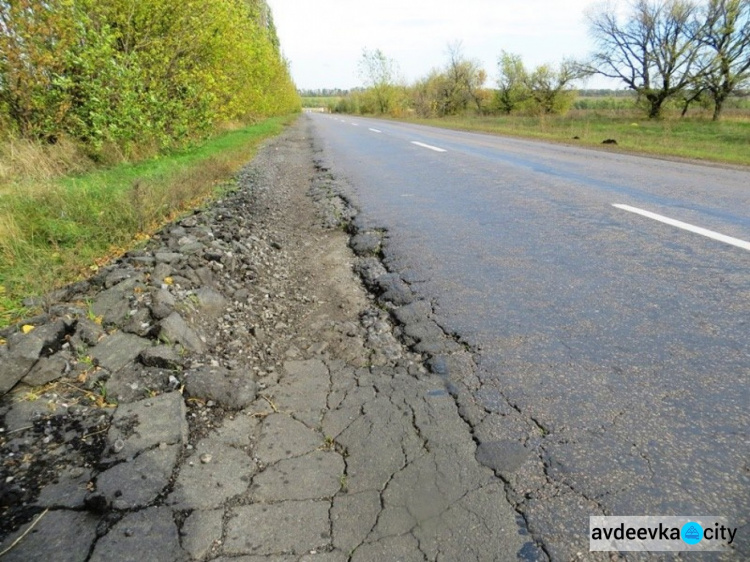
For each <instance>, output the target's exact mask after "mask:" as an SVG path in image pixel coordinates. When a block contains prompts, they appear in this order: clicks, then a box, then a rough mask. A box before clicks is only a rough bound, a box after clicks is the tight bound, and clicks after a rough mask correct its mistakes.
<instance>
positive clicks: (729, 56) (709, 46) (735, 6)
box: [696, 0, 750, 121]
mask: <svg viewBox="0 0 750 562" xmlns="http://www.w3.org/2000/svg"><path fill="white" fill-rule="evenodd" d="M697 27H698V30H697V32H696V35H697V37H698V39H699V41H700V43H701V44H702V45H703V46H704V47H705V49H706V51H707V52H706V56H707V58H708V64H707V68H706V72H705V73H704V75H703V77H702V80H701V81H700V83H699V88H700V89H701V90H705V91H708V92H709V93H710V95H711V98H712V100H713V104H714V113H713V119H714V121H718V120H719V118H720V117H721V110H722V107H723V105H724V102H725V101H726V100H727V98H728V97H729V96H730V95H731V94H732V93H733V92H734V91H736V90H737V89H738V88H740V87H742V85H743V84H745V83H747V81H748V80H749V79H750V0H709V2H708V5H707V7H706V9H705V15H704V18H702V20H699V21H698V22H697Z"/></svg>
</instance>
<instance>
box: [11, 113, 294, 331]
mask: <svg viewBox="0 0 750 562" xmlns="http://www.w3.org/2000/svg"><path fill="white" fill-rule="evenodd" d="M293 118H294V117H279V118H273V119H268V120H266V121H263V122H260V123H258V124H255V125H251V126H247V127H243V128H238V129H236V130H232V131H228V132H225V133H223V134H221V135H219V136H216V137H214V138H212V139H210V140H208V141H206V142H205V143H203V144H201V145H200V146H196V147H193V148H191V149H186V150H182V151H179V152H175V153H173V154H170V155H166V156H161V157H159V158H153V159H151V160H148V161H144V162H140V163H136V164H128V163H124V164H120V165H117V166H114V167H111V168H108V169H99V170H95V171H92V172H88V173H83V174H78V175H67V176H62V177H57V178H55V177H50V178H47V179H39V178H38V177H37V178H33V177H32V178H28V177H27V178H25V179H24V178H15V179H13V180H9V181H5V182H3V183H1V184H0V326H6V325H8V324H10V323H12V322H15V321H17V320H18V319H19V318H22V317H23V316H25V315H27V314H29V312H30V311H28V310H26V309H24V307H23V306H22V304H21V303H22V300H23V299H24V298H26V297H29V296H35V295H43V294H46V293H48V292H49V291H51V290H52V289H54V288H56V287H60V286H63V285H65V284H67V283H70V282H72V281H75V280H77V279H80V278H83V277H85V276H87V275H90V274H91V273H92V272H93V271H96V270H97V268H98V267H99V266H101V265H102V264H104V263H106V262H107V261H109V260H110V259H112V258H113V257H116V256H118V255H120V254H122V253H123V252H125V251H127V250H128V249H130V248H132V247H134V246H137V245H138V244H142V243H143V242H144V241H146V240H148V238H149V236H150V235H151V234H152V233H153V232H155V231H156V230H158V229H159V228H160V227H161V226H162V225H163V224H165V223H167V222H169V221H171V220H173V219H175V218H177V217H178V216H179V215H180V214H183V213H185V212H187V211H189V210H191V209H193V208H195V207H198V206H200V205H202V204H204V203H205V202H207V201H208V200H210V199H211V198H212V197H215V196H216V195H218V194H220V193H222V192H224V191H226V189H227V188H228V187H229V186H230V185H231V183H230V180H231V178H232V176H233V174H234V173H235V172H236V171H237V170H238V169H239V168H240V167H241V166H242V165H244V164H245V163H247V161H249V160H250V159H251V158H252V156H253V155H254V153H255V151H256V149H257V148H258V146H259V145H260V143H261V142H262V141H263V140H265V139H267V138H269V137H271V136H274V135H277V134H279V133H280V132H281V131H282V130H283V128H284V126H285V125H287V124H289V123H290V122H291V121H292V120H293ZM32 152H33V151H32ZM37 157H38V156H37ZM39 158H41V159H42V160H43V157H39Z"/></svg>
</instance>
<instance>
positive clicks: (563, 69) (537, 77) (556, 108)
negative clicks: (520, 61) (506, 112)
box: [526, 60, 581, 113]
mask: <svg viewBox="0 0 750 562" xmlns="http://www.w3.org/2000/svg"><path fill="white" fill-rule="evenodd" d="M578 69H579V65H578V64H577V63H575V62H573V61H569V60H565V61H563V62H562V63H560V66H559V67H557V68H554V67H552V66H550V65H548V64H543V65H541V66H539V67H537V68H536V69H535V70H534V72H532V73H531V74H529V75H527V78H526V88H527V90H528V92H529V95H530V96H531V98H532V99H533V100H534V102H535V104H536V106H537V108H538V110H539V111H540V112H542V113H565V112H566V111H567V110H568V109H569V108H570V105H571V104H572V102H573V98H574V95H575V93H574V92H573V90H572V88H571V83H572V82H573V81H574V80H577V79H578V78H580V77H581V76H580V71H579V70H578Z"/></svg>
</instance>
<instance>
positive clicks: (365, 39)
mask: <svg viewBox="0 0 750 562" xmlns="http://www.w3.org/2000/svg"><path fill="white" fill-rule="evenodd" d="M596 1H597V0H458V1H448V0H371V1H369V2H362V1H356V0H314V1H313V0H268V4H269V5H270V6H271V9H272V10H273V15H274V20H275V22H276V27H277V29H278V33H279V38H280V39H281V47H282V50H283V51H284V54H285V55H286V57H287V58H288V59H289V60H290V61H291V68H292V76H293V77H294V80H295V82H296V84H297V87H298V88H302V89H318V88H344V89H349V88H352V87H355V86H359V85H361V80H360V78H359V76H358V74H357V63H358V60H359V59H360V57H361V55H362V49H363V48H364V47H367V48H368V49H381V50H382V51H383V52H384V53H385V54H386V55H387V56H389V57H390V58H392V59H394V60H395V61H396V62H397V63H398V65H399V68H400V70H401V74H402V75H403V77H404V78H405V79H406V80H407V81H408V82H412V81H413V80H416V79H417V78H420V77H422V76H424V75H426V74H427V73H428V72H429V71H430V69H432V68H435V67H439V66H441V65H443V64H444V63H445V62H446V56H447V55H446V51H447V46H448V44H449V43H451V42H455V41H462V43H463V52H464V54H465V55H466V56H467V57H469V58H473V59H478V60H479V61H480V62H481V63H482V64H483V67H484V69H485V70H486V71H487V72H488V74H489V75H490V79H491V81H493V82H494V80H495V79H496V77H497V59H498V55H499V54H500V51H502V50H503V49H504V50H506V51H509V52H512V53H517V54H519V55H521V57H522V58H523V60H524V63H526V65H527V66H536V65H539V64H543V63H557V62H559V61H560V60H561V59H562V58H563V57H565V56H568V57H584V56H585V55H586V54H587V53H589V52H590V50H591V48H592V44H591V40H590V38H589V35H588V33H587V28H586V22H585V18H584V13H585V11H586V8H587V7H588V6H591V5H592V4H594V3H596ZM619 1H624V0H618V2H619ZM588 86H589V87H600V86H604V87H619V86H618V85H617V84H616V83H611V82H610V83H602V82H601V81H597V80H593V81H590V82H589V84H588Z"/></svg>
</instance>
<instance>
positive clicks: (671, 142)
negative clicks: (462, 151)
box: [409, 110, 750, 166]
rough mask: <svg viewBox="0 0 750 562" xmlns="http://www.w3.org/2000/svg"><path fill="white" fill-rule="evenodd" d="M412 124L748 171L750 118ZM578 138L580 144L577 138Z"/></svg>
mask: <svg viewBox="0 0 750 562" xmlns="http://www.w3.org/2000/svg"><path fill="white" fill-rule="evenodd" d="M409 121H411V122H414V123H422V124H425V125H434V126H437V127H446V128H450V129H459V130H467V131H479V132H485V133H491V134H498V135H510V136H517V137H526V138H536V139H542V140H551V141H559V142H567V143H575V144H581V145H586V146H601V145H602V141H604V140H605V139H614V140H615V141H616V142H617V149H618V150H625V151H628V152H638V153H646V154H653V155H659V156H676V157H682V158H692V159H697V160H705V161H711V162H722V163H727V164H739V165H744V166H750V112H736V113H735V114H734V115H732V114H730V113H729V112H727V115H726V116H725V117H724V119H723V120H722V121H720V122H718V123H715V122H713V121H711V119H710V116H709V117H703V116H698V117H686V118H683V119H680V118H679V117H678V116H672V115H668V116H667V117H666V118H664V119H662V120H659V121H653V120H648V119H644V118H643V116H642V115H640V114H638V113H637V112H624V111H605V112H603V111H596V110H572V111H571V112H570V113H569V114H568V115H566V116H564V117H561V116H537V117H532V116H491V117H490V116H488V117H479V116H465V117H445V118H441V119H409ZM576 137H577V138H576Z"/></svg>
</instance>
